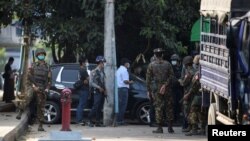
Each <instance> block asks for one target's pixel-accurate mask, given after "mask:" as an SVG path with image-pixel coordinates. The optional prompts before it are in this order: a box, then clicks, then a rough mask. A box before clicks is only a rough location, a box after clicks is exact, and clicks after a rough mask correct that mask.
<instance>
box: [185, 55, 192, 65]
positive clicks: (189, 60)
mask: <svg viewBox="0 0 250 141" xmlns="http://www.w3.org/2000/svg"><path fill="white" fill-rule="evenodd" d="M192 63H193V58H192V56H186V57H184V58H183V64H184V65H187V64H192Z"/></svg>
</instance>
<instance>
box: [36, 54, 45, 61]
mask: <svg viewBox="0 0 250 141" xmlns="http://www.w3.org/2000/svg"><path fill="white" fill-rule="evenodd" d="M37 59H38V60H40V61H43V60H44V59H45V55H38V56H37Z"/></svg>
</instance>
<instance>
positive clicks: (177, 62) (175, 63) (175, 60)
mask: <svg viewBox="0 0 250 141" xmlns="http://www.w3.org/2000/svg"><path fill="white" fill-rule="evenodd" d="M171 65H172V67H173V70H174V75H175V78H176V79H174V81H173V98H174V118H175V122H176V123H180V120H181V118H180V113H181V105H180V103H179V101H180V100H181V98H182V97H183V87H182V86H181V85H180V83H179V82H178V79H180V78H181V72H182V63H181V59H180V57H179V55H178V54H173V55H172V56H171Z"/></svg>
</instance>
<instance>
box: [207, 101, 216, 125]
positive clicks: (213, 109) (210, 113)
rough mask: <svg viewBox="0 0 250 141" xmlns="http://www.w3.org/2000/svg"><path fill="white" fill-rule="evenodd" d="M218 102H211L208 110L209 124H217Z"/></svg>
mask: <svg viewBox="0 0 250 141" xmlns="http://www.w3.org/2000/svg"><path fill="white" fill-rule="evenodd" d="M215 115H216V103H211V104H210V106H209V110H208V121H207V124H208V125H215V124H216V117H215Z"/></svg>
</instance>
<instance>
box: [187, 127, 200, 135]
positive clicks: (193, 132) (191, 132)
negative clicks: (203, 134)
mask: <svg viewBox="0 0 250 141" xmlns="http://www.w3.org/2000/svg"><path fill="white" fill-rule="evenodd" d="M185 135H186V136H192V135H199V133H198V125H197V124H194V125H192V130H191V131H190V132H188V133H186V134H185Z"/></svg>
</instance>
